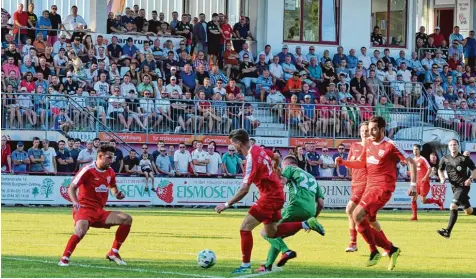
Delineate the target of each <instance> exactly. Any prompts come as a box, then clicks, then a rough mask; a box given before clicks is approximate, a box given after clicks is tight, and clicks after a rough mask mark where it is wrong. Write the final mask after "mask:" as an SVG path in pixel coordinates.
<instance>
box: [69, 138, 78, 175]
mask: <svg viewBox="0 0 476 279" xmlns="http://www.w3.org/2000/svg"><path fill="white" fill-rule="evenodd" d="M68 151H69V155H70V156H71V158H72V159H73V162H72V163H70V164H69V166H68V167H69V169H70V170H71V172H76V170H77V169H78V164H77V162H78V156H79V153H80V152H81V140H80V139H74V144H73V148H71V149H70V148H68Z"/></svg>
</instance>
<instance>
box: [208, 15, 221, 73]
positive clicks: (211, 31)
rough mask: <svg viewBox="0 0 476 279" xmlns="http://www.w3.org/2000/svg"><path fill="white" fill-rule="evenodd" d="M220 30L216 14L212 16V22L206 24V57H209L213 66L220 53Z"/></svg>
mask: <svg viewBox="0 0 476 279" xmlns="http://www.w3.org/2000/svg"><path fill="white" fill-rule="evenodd" d="M221 37H222V35H221V28H220V23H218V14H217V13H214V14H213V15H212V20H211V21H209V22H208V23H207V39H208V55H210V56H211V58H212V61H213V65H217V60H218V55H219V53H220V52H221V45H220V38H221Z"/></svg>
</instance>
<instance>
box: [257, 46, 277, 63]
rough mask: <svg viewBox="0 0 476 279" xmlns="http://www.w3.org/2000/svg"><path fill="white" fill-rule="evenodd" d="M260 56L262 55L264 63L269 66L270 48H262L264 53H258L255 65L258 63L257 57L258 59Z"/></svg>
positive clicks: (271, 56) (271, 55)
mask: <svg viewBox="0 0 476 279" xmlns="http://www.w3.org/2000/svg"><path fill="white" fill-rule="evenodd" d="M261 54H263V55H264V62H265V63H266V64H269V63H270V62H271V61H272V60H273V54H272V53H271V46H270V45H266V46H265V47H264V51H262V52H260V53H258V57H257V58H256V64H258V63H259V57H260V55H261Z"/></svg>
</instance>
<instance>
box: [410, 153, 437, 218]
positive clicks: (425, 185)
mask: <svg viewBox="0 0 476 279" xmlns="http://www.w3.org/2000/svg"><path fill="white" fill-rule="evenodd" d="M420 152H421V145H419V144H415V145H413V155H415V157H414V158H413V161H415V165H416V169H417V182H416V183H417V194H418V195H419V196H420V199H421V202H422V203H434V204H436V205H438V206H439V207H440V209H441V210H443V202H442V201H441V200H435V199H433V198H428V199H427V198H426V196H427V195H428V193H429V192H430V175H431V167H430V164H429V163H428V161H427V160H426V159H425V157H423V156H421V155H420ZM417 198H418V197H417V196H414V197H412V213H413V216H412V218H411V219H410V220H412V221H416V220H418V216H417Z"/></svg>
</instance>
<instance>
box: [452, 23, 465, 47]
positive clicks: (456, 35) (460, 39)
mask: <svg viewBox="0 0 476 279" xmlns="http://www.w3.org/2000/svg"><path fill="white" fill-rule="evenodd" d="M449 39H450V45H453V43H454V42H455V41H456V42H458V48H459V49H460V51H459V52H460V53H462V52H463V45H464V43H465V41H464V38H463V35H461V34H460V33H459V26H457V25H456V26H455V27H454V28H453V33H452V34H451V35H450V38H449Z"/></svg>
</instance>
